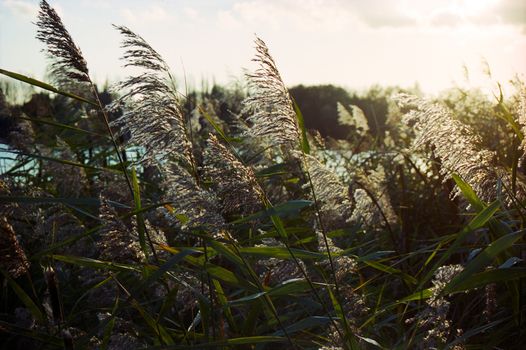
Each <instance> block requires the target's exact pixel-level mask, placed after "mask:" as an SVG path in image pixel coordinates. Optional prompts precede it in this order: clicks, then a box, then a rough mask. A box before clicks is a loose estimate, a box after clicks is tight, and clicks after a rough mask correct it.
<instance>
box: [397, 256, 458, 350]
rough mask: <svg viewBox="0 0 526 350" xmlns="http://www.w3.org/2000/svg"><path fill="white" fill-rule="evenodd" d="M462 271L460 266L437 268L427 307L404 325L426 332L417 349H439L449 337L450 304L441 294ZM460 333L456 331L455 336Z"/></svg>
mask: <svg viewBox="0 0 526 350" xmlns="http://www.w3.org/2000/svg"><path fill="white" fill-rule="evenodd" d="M463 270H464V267H463V266H462V265H458V264H457V265H446V266H441V267H439V268H438V269H437V270H436V272H435V275H434V277H433V280H432V284H433V286H432V287H431V291H432V295H431V297H430V298H429V299H428V300H426V303H427V307H426V308H425V309H424V310H422V311H421V312H420V313H419V314H418V315H417V316H416V317H414V318H411V319H408V320H407V321H406V323H413V322H415V321H416V325H417V326H418V327H419V328H422V329H424V330H426V333H425V336H424V338H423V340H422V342H421V343H420V346H419V347H418V349H440V348H442V347H443V346H444V345H445V344H446V342H447V340H448V338H449V336H450V335H451V326H452V325H451V321H450V320H449V318H448V312H449V308H450V305H451V303H450V302H449V301H448V300H447V299H446V296H442V295H441V293H442V291H443V290H444V288H445V287H446V286H447V284H448V283H449V282H451V280H452V279H453V278H454V277H455V276H457V275H458V274H459V273H461V272H462V271H463ZM459 333H461V330H457V331H456V334H457V335H458V334H459Z"/></svg>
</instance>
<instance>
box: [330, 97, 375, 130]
mask: <svg viewBox="0 0 526 350" xmlns="http://www.w3.org/2000/svg"><path fill="white" fill-rule="evenodd" d="M336 108H337V110H338V123H340V124H342V125H348V126H352V127H354V128H355V129H356V132H357V133H358V135H360V136H364V135H365V134H367V132H368V131H369V124H368V122H367V118H366V117H365V114H364V113H363V111H362V109H361V108H360V107H358V106H353V105H349V109H350V112H349V110H347V108H345V106H344V105H342V104H341V103H340V102H337V104H336ZM351 113H352V114H351Z"/></svg>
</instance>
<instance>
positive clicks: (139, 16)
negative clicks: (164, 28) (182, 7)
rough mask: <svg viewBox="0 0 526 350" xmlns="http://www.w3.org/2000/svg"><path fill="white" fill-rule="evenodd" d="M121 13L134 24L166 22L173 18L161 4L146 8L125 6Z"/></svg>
mask: <svg viewBox="0 0 526 350" xmlns="http://www.w3.org/2000/svg"><path fill="white" fill-rule="evenodd" d="M120 14H121V16H122V17H123V18H124V19H125V20H126V21H127V22H130V23H133V24H136V23H150V22H164V21H167V20H169V19H170V18H172V15H171V14H169V13H168V11H166V9H165V8H163V7H161V6H159V5H152V6H150V7H148V8H145V9H139V8H124V9H122V10H121V12H120Z"/></svg>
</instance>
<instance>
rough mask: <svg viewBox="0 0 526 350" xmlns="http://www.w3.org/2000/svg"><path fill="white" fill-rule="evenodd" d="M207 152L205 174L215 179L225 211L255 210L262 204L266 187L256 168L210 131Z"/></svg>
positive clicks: (224, 212) (235, 212)
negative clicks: (263, 188) (244, 162)
mask: <svg viewBox="0 0 526 350" xmlns="http://www.w3.org/2000/svg"><path fill="white" fill-rule="evenodd" d="M207 145H208V147H207V148H206V150H205V154H204V173H205V174H204V175H205V177H206V178H208V179H210V180H211V181H212V188H213V189H214V191H215V193H216V194H217V196H218V197H219V200H220V203H221V212H222V213H223V214H225V215H231V214H238V215H239V214H241V215H247V214H252V213H254V212H255V211H258V210H260V209H261V208H262V204H261V203H262V202H261V201H262V198H263V190H262V189H261V187H260V186H259V183H258V182H257V180H256V175H255V174H254V171H253V170H252V169H251V168H249V167H247V166H245V165H243V164H242V163H241V162H240V161H239V160H237V159H236V157H235V156H234V155H233V154H232V153H231V152H230V151H229V150H228V149H227V148H226V147H225V146H224V145H222V144H221V143H220V142H219V140H218V139H217V137H215V136H214V135H212V134H210V135H209V137H208V140H207Z"/></svg>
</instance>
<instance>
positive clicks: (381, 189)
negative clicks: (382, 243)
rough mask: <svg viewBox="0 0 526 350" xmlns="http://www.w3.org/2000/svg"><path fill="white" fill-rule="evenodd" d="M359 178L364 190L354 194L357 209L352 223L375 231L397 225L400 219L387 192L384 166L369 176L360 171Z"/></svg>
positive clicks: (360, 189)
mask: <svg viewBox="0 0 526 350" xmlns="http://www.w3.org/2000/svg"><path fill="white" fill-rule="evenodd" d="M357 178H358V182H359V184H360V185H361V186H362V187H363V188H358V189H356V190H355V191H354V193H353V197H354V203H355V208H354V211H353V213H352V216H351V219H350V221H351V222H353V223H361V224H362V225H363V226H365V227H367V228H373V229H376V228H380V227H385V226H389V227H392V226H394V225H396V224H397V221H398V218H397V216H396V213H395V211H394V209H393V206H392V204H391V198H390V196H389V193H388V192H387V186H386V182H387V181H386V179H385V170H384V168H383V166H381V165H379V166H378V167H377V168H376V169H375V170H373V171H371V172H370V173H369V174H366V173H365V172H361V171H359V172H358V174H357Z"/></svg>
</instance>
